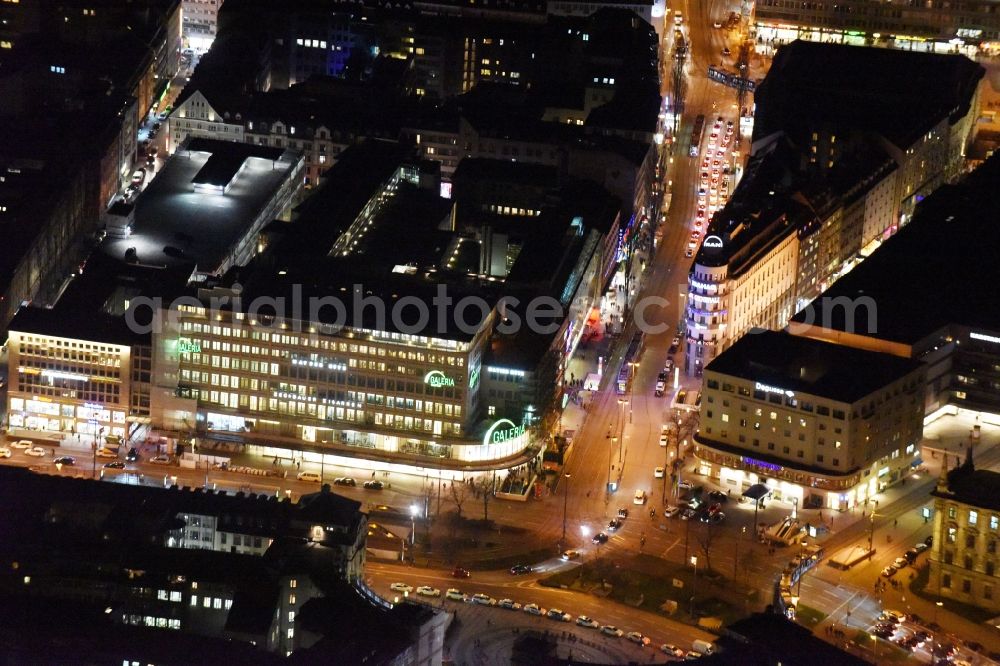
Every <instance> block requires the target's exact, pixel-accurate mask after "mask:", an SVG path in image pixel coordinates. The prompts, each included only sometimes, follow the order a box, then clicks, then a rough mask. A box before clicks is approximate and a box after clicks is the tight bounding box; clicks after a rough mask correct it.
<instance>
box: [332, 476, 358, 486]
mask: <svg viewBox="0 0 1000 666" xmlns="http://www.w3.org/2000/svg"><path fill="white" fill-rule="evenodd" d="M333 485H335V486H351V487H352V488H353V487H354V486H356V485H358V482H357V481H355V480H354V479H352V478H351V477H349V476H338V477H337V478H336V479H334V480H333Z"/></svg>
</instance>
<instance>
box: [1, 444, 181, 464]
mask: <svg viewBox="0 0 1000 666" xmlns="http://www.w3.org/2000/svg"><path fill="white" fill-rule="evenodd" d="M14 451H21V452H22V453H23V454H24V455H26V456H31V457H32V458H44V457H45V456H47V455H49V453H50V452H52V453H54V452H55V449H48V448H45V447H42V446H38V445H36V444H35V443H34V442H32V441H31V440H28V439H20V440H17V441H16V442H11V443H10V445H8V446H0V458H10V457H11V456H12V455H13V452H14ZM94 456H95V457H97V458H104V459H107V458H115V460H114V461H113V462H109V463H105V464H104V468H105V469H125V462H123V461H121V460H117V458H118V451H116V450H115V449H111V448H108V447H106V446H102V447H99V448H98V449H97V451H95V452H94ZM139 459H140V456H139V453H138V451H136V449H135V448H131V449H129V451H128V453H127V454H126V456H125V460H127V461H128V462H138V461H139ZM149 462H151V463H153V464H154V465H167V464H169V463H170V462H171V460H170V456H154V457H152V458H150V459H149ZM52 463H53V464H55V465H65V466H70V465H75V464H76V458H74V457H73V456H67V455H57V456H54V457H53V459H52Z"/></svg>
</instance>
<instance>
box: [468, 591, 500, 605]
mask: <svg viewBox="0 0 1000 666" xmlns="http://www.w3.org/2000/svg"><path fill="white" fill-rule="evenodd" d="M471 601H472V603H474V604H479V605H480V606H496V605H497V600H496V599H494V598H493V597H491V596H490V595H488V594H483V593H482V592H479V593H477V594H473V595H472V598H471Z"/></svg>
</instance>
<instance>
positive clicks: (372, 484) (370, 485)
mask: <svg viewBox="0 0 1000 666" xmlns="http://www.w3.org/2000/svg"><path fill="white" fill-rule="evenodd" d="M364 487H365V488H366V489H367V490H382V489H383V488H385V484H384V483H382V482H381V481H365V483H364Z"/></svg>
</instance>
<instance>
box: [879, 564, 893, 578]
mask: <svg viewBox="0 0 1000 666" xmlns="http://www.w3.org/2000/svg"><path fill="white" fill-rule="evenodd" d="M882 575H883V576H885V577H886V578H892V577H893V576H895V575H896V570H895V569H894V568H892V566H888V567H886V568H885V569H882Z"/></svg>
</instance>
